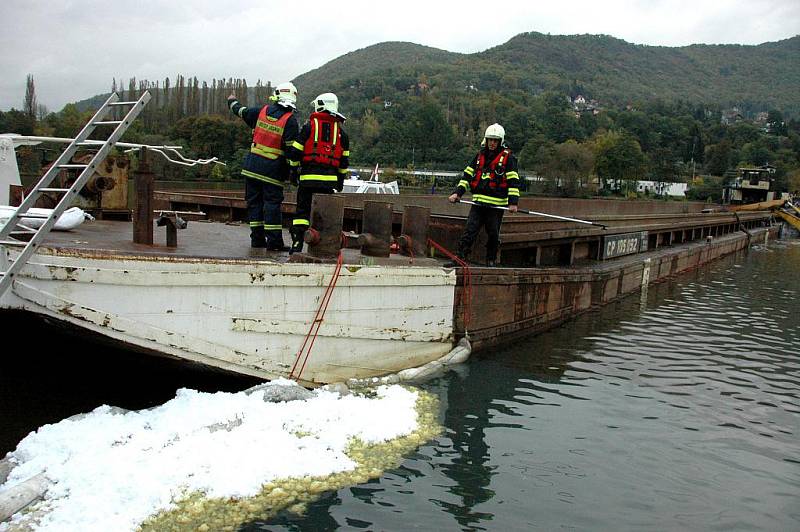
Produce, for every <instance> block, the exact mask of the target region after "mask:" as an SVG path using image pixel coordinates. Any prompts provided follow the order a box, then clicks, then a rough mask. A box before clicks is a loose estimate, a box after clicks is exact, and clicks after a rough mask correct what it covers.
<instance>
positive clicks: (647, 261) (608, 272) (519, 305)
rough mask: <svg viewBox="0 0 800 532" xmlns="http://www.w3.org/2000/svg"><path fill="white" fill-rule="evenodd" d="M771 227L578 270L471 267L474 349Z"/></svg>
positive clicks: (550, 322) (548, 324) (633, 288)
mask: <svg viewBox="0 0 800 532" xmlns="http://www.w3.org/2000/svg"><path fill="white" fill-rule="evenodd" d="M778 232H779V228H778V227H777V226H775V227H767V228H760V229H755V230H752V231H750V235H748V234H746V233H744V232H735V233H729V234H725V235H723V236H721V237H719V238H709V239H704V240H700V241H695V242H689V243H685V244H681V245H674V246H670V247H662V248H659V249H657V250H655V251H651V252H648V253H643V254H638V255H631V256H628V257H623V258H619V259H615V260H613V261H607V262H603V263H597V264H593V265H591V266H587V267H583V268H576V267H569V268H519V269H517V268H472V269H471V271H470V273H471V285H472V313H471V314H472V315H471V318H470V320H469V337H470V341H471V342H472V347H473V350H474V351H480V350H485V349H487V348H490V347H493V346H496V345H500V344H503V343H507V342H509V341H512V340H515V339H517V338H519V337H522V336H526V335H530V334H535V333H538V332H542V331H545V330H547V329H550V328H553V327H556V326H558V325H560V324H561V323H563V322H565V321H567V320H569V319H571V318H573V317H575V316H577V315H578V314H581V313H583V312H586V311H588V310H590V309H592V308H596V307H599V306H601V305H605V304H607V303H611V302H613V301H616V300H618V299H621V298H622V297H625V296H627V295H629V294H632V293H635V292H639V291H640V290H642V288H643V286H645V287H646V286H647V285H648V284H649V283H655V282H659V281H663V280H665V279H666V278H668V277H670V276H673V275H676V274H679V273H682V272H686V271H689V270H692V269H694V268H697V267H700V266H702V265H704V264H707V263H709V262H712V261H714V260H716V259H719V258H721V257H723V256H725V255H729V254H731V253H736V252H738V251H741V250H744V249H747V248H748V247H749V246H750V244H751V242H764V241H765V238H766V237H767V235H768V236H769V238H776V237H777V235H778ZM463 290H464V275H463V274H459V276H458V283H457V287H456V301H461V297H462V292H463ZM464 311H465V309H464V307H463V306H461V305H460V304H457V305H456V307H455V309H454V317H455V326H456V331H457V333H458V335H459V336H463V335H464V318H465V316H464Z"/></svg>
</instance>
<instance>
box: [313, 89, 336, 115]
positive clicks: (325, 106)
mask: <svg viewBox="0 0 800 532" xmlns="http://www.w3.org/2000/svg"><path fill="white" fill-rule="evenodd" d="M311 105H312V106H313V107H314V111H315V112H317V113H319V112H320V111H328V112H329V113H330V114H332V115H334V116H338V117H340V118H344V115H342V114H340V113H339V98H337V97H336V95H335V94H334V93H332V92H326V93H323V94H320V95H319V96H317V97H316V98H314V100H313V101H312V102H311Z"/></svg>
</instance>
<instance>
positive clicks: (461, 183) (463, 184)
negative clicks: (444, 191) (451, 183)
mask: <svg viewBox="0 0 800 532" xmlns="http://www.w3.org/2000/svg"><path fill="white" fill-rule="evenodd" d="M458 186H460V187H464V190H469V181H467V180H466V179H462V180H461V181H459V182H458Z"/></svg>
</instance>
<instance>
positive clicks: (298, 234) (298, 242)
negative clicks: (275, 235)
mask: <svg viewBox="0 0 800 532" xmlns="http://www.w3.org/2000/svg"><path fill="white" fill-rule="evenodd" d="M305 232H306V231H305V229H301V228H299V227H292V229H291V231H290V233H291V234H292V247H291V249H289V254H292V253H301V252H302V251H303V235H304V234H305Z"/></svg>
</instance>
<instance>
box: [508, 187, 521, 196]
mask: <svg viewBox="0 0 800 532" xmlns="http://www.w3.org/2000/svg"><path fill="white" fill-rule="evenodd" d="M508 195H509V196H519V189H518V188H513V187H509V189H508Z"/></svg>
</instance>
